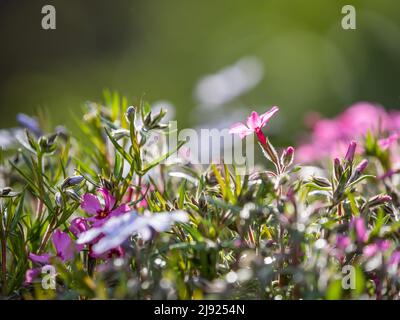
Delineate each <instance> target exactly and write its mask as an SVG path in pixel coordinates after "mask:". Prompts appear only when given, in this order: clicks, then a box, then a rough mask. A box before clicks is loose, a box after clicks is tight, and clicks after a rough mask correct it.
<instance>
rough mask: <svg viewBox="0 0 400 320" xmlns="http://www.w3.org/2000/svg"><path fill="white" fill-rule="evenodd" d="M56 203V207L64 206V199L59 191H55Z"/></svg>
mask: <svg viewBox="0 0 400 320" xmlns="http://www.w3.org/2000/svg"><path fill="white" fill-rule="evenodd" d="M54 198H55V201H56V204H57V206H58V207H60V208H62V207H63V206H64V199H63V197H62V195H61V193H60V192H57V193H56V194H55V196H54Z"/></svg>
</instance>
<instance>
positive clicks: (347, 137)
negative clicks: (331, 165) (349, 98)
mask: <svg viewBox="0 0 400 320" xmlns="http://www.w3.org/2000/svg"><path fill="white" fill-rule="evenodd" d="M314 118H315V117H314ZM399 130H400V116H399V113H398V112H397V113H396V112H386V111H385V109H383V108H382V107H381V106H379V105H374V104H371V103H367V102H360V103H356V104H354V105H352V106H350V107H349V108H347V109H346V110H345V111H344V112H343V113H341V114H340V115H339V116H337V117H336V118H334V119H317V120H316V121H314V123H313V127H312V133H311V137H310V139H309V140H308V141H305V143H303V144H302V145H301V146H300V147H299V148H298V149H297V160H298V161H301V162H313V161H317V160H321V158H322V157H336V156H339V155H341V154H343V153H344V152H346V147H347V146H348V144H349V142H350V141H352V140H355V141H357V143H358V145H359V146H360V147H359V148H357V149H358V150H357V151H356V153H360V152H362V149H363V141H364V136H365V134H367V132H371V133H372V134H374V135H379V134H381V133H382V132H387V133H388V138H386V139H382V140H381V141H379V144H380V145H381V147H382V148H384V149H385V148H388V147H389V146H390V145H391V144H393V143H394V142H395V141H396V134H395V132H398V131H399ZM350 151H352V150H350ZM349 156H351V153H350V154H349Z"/></svg>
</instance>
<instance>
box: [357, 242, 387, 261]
mask: <svg viewBox="0 0 400 320" xmlns="http://www.w3.org/2000/svg"><path fill="white" fill-rule="evenodd" d="M390 246H391V242H390V241H389V240H378V241H376V242H375V243H372V244H369V245H367V246H365V247H364V249H363V254H364V256H365V257H367V258H370V257H372V256H374V255H376V254H377V253H378V252H382V253H383V252H385V251H386V250H388V249H389V248H390Z"/></svg>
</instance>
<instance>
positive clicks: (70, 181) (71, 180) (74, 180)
mask: <svg viewBox="0 0 400 320" xmlns="http://www.w3.org/2000/svg"><path fill="white" fill-rule="evenodd" d="M83 180H84V177H83V176H81V175H77V176H72V177H68V178H66V179H65V180H64V182H63V183H62V184H61V189H66V188H69V187H72V186H76V185H78V184H80V183H81V182H82V181H83Z"/></svg>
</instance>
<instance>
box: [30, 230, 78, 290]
mask: <svg viewBox="0 0 400 320" xmlns="http://www.w3.org/2000/svg"><path fill="white" fill-rule="evenodd" d="M52 242H53V245H54V248H55V250H56V254H55V255H52V254H50V253H44V254H41V255H37V254H34V253H32V252H31V253H29V255H28V258H29V260H31V261H32V262H33V263H35V264H38V265H41V266H44V265H48V264H50V263H51V259H52V258H57V259H60V260H61V261H62V262H67V261H71V260H72V259H73V258H74V256H75V253H77V252H79V251H80V250H81V246H76V245H75V243H74V242H73V241H72V240H71V238H70V237H69V235H68V233H66V232H62V231H60V230H56V231H55V232H54V233H53V237H52ZM40 271H41V269H40V268H32V269H28V270H27V272H26V274H25V283H31V282H32V281H33V279H34V278H36V277H37V276H38V275H39V274H40Z"/></svg>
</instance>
